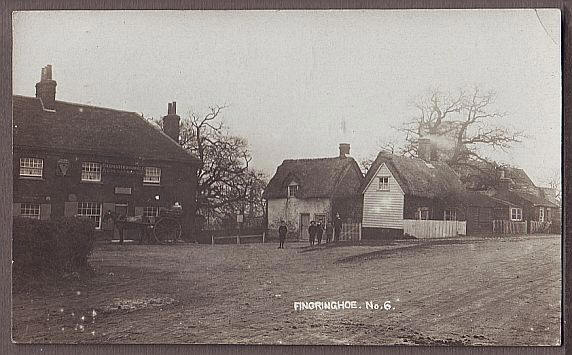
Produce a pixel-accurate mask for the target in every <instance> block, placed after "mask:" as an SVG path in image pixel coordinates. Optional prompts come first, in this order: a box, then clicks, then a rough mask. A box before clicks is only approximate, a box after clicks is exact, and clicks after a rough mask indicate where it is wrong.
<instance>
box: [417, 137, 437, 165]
mask: <svg viewBox="0 0 572 355" xmlns="http://www.w3.org/2000/svg"><path fill="white" fill-rule="evenodd" d="M432 150H433V149H432V147H431V139H429V138H426V137H421V138H419V141H418V146H417V157H419V159H422V160H425V161H431V160H432V158H433V157H434V154H433V152H432Z"/></svg>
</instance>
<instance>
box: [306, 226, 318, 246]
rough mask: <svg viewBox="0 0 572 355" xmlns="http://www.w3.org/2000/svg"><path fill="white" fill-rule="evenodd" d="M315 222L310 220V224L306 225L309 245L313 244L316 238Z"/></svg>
mask: <svg viewBox="0 0 572 355" xmlns="http://www.w3.org/2000/svg"><path fill="white" fill-rule="evenodd" d="M316 229H317V228H316V222H315V221H312V222H310V226H309V227H308V234H309V235H310V245H314V243H315V240H316V233H317V230H316Z"/></svg>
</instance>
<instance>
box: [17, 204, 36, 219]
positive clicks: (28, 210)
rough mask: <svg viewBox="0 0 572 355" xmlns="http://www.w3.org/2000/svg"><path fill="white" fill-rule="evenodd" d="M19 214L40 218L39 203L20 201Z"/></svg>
mask: <svg viewBox="0 0 572 355" xmlns="http://www.w3.org/2000/svg"><path fill="white" fill-rule="evenodd" d="M20 216H22V217H26V218H35V219H40V204H39V203H22V204H21V205H20Z"/></svg>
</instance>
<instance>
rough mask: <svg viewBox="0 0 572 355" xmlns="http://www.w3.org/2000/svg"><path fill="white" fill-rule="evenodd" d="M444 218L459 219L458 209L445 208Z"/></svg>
mask: <svg viewBox="0 0 572 355" xmlns="http://www.w3.org/2000/svg"><path fill="white" fill-rule="evenodd" d="M443 220H444V221H456V220H457V210H455V209H452V210H445V211H443Z"/></svg>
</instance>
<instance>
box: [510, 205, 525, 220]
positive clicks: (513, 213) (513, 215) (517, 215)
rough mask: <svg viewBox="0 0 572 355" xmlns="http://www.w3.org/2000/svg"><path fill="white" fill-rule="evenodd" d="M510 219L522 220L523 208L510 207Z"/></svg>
mask: <svg viewBox="0 0 572 355" xmlns="http://www.w3.org/2000/svg"><path fill="white" fill-rule="evenodd" d="M510 220H511V221H522V208H516V207H511V208H510Z"/></svg>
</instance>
